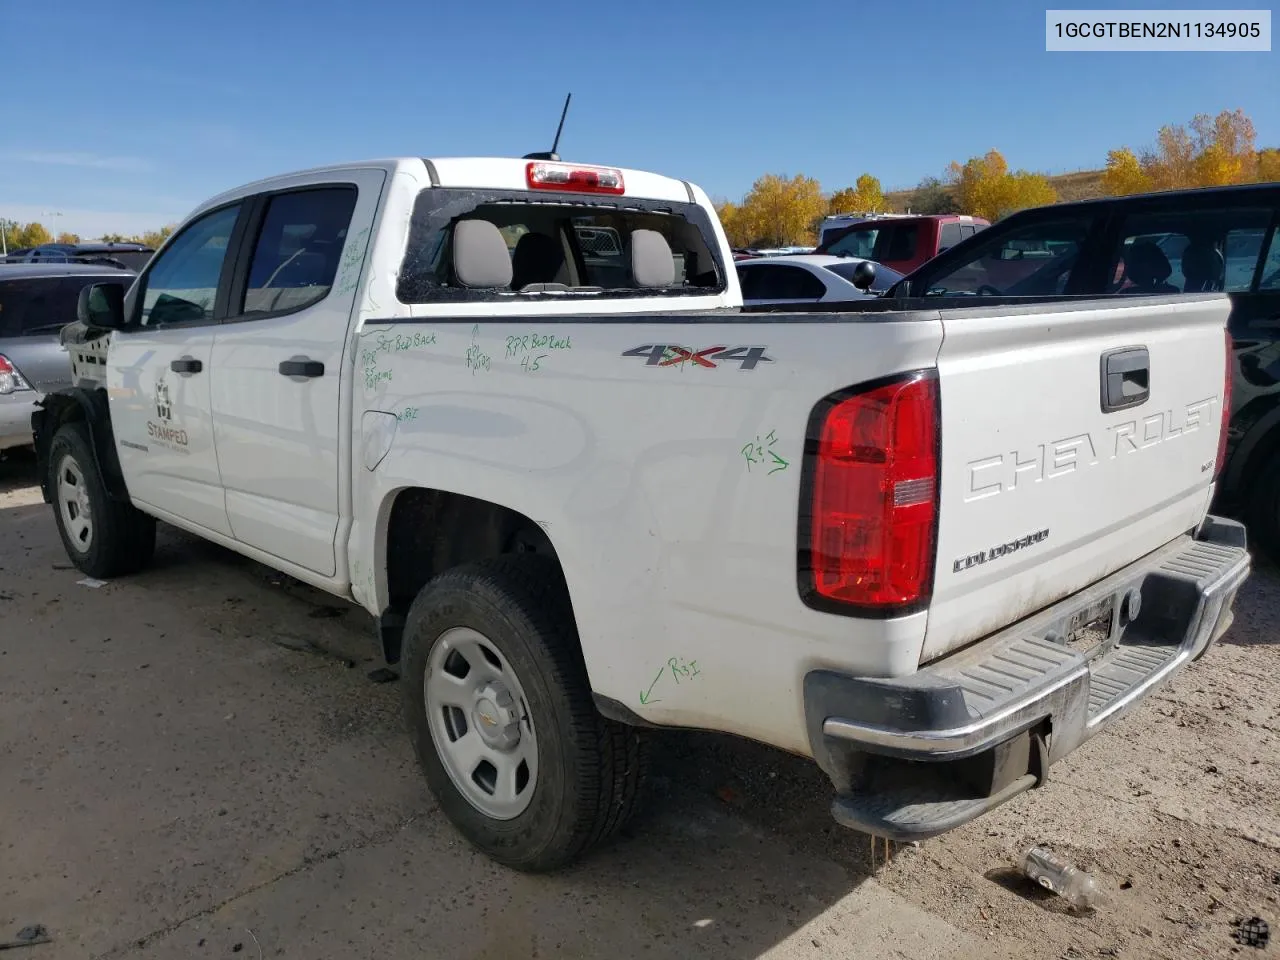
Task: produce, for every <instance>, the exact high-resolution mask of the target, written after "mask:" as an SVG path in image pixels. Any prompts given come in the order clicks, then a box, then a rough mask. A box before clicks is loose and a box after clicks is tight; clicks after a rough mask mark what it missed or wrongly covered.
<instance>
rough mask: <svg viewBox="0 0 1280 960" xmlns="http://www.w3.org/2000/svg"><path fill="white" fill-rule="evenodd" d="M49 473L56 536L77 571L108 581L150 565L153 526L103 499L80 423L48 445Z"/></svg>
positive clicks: (67, 426)
mask: <svg viewBox="0 0 1280 960" xmlns="http://www.w3.org/2000/svg"><path fill="white" fill-rule="evenodd" d="M48 470H49V476H48V481H49V493H50V496H51V497H52V499H53V515H54V517H55V519H56V521H57V524H58V533H59V535H60V536H61V537H62V545H63V546H64V547H65V548H66V551H67V556H69V557H70V558H71V562H72V563H74V564H75V565H76V567H77V569H79V570H80V571H81V572H82V573H85V574H87V575H89V576H91V577H97V578H99V579H102V580H108V579H110V578H111V577H118V576H121V575H123V574H127V573H134V572H136V571H138V570H140V569H142V568H143V567H145V566H146V565H147V563H149V562H150V560H151V556H152V554H153V553H154V552H155V548H156V521H155V519H154V518H152V517H149V516H147V515H146V514H144V513H143V512H142V511H140V510H138V509H137V508H136V507H134V506H133V505H132V504H130V503H122V502H120V501H119V500H113V499H112V498H111V496H110V494H108V493H107V487H106V484H104V483H103V481H102V474H101V473H100V472H99V470H98V458H97V457H96V456H95V455H94V452H93V444H92V443H91V441H90V439H89V428H88V426H87V425H86V424H85V423H84V422H83V421H80V420H74V421H72V422H70V423H65V424H63V425H62V426H61V427H59V428H58V432H57V433H55V434H54V436H53V440H52V441H51V442H50V444H49V464H48Z"/></svg>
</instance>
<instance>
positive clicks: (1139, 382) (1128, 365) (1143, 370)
mask: <svg viewBox="0 0 1280 960" xmlns="http://www.w3.org/2000/svg"><path fill="white" fill-rule="evenodd" d="M1101 366H1102V412H1103V413H1111V412H1112V411H1113V410H1127V409H1128V408H1129V407H1137V406H1141V405H1142V404H1144V403H1146V402H1147V398H1148V397H1149V396H1151V355H1150V353H1149V352H1148V350H1147V348H1146V347H1121V348H1120V349H1118V350H1108V351H1107V352H1106V353H1104V354H1103V355H1102V360H1101Z"/></svg>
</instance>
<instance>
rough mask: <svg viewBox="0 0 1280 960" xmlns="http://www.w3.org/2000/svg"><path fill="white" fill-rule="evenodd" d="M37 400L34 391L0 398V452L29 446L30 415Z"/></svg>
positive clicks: (5, 395) (20, 391) (38, 396)
mask: <svg viewBox="0 0 1280 960" xmlns="http://www.w3.org/2000/svg"><path fill="white" fill-rule="evenodd" d="M39 399H40V394H38V393H36V392H35V391H34V390H19V391H17V392H16V393H7V394H4V395H2V396H0V450H7V449H9V448H10V447H28V446H30V445H31V442H32V441H31V415H32V414H33V413H35V411H36V401H37V400H39Z"/></svg>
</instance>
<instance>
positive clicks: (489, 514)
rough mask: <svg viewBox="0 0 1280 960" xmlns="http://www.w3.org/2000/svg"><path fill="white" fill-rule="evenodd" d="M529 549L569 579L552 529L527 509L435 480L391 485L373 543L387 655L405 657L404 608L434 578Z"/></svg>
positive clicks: (376, 589) (390, 660) (381, 630)
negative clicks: (402, 648)
mask: <svg viewBox="0 0 1280 960" xmlns="http://www.w3.org/2000/svg"><path fill="white" fill-rule="evenodd" d="M521 553H535V554H540V555H546V556H549V557H550V558H551V559H553V560H554V561H555V563H556V567H557V569H558V570H559V573H560V576H561V577H562V578H565V572H564V566H563V562H562V559H561V554H560V552H559V550H557V548H556V545H555V544H554V543H553V542H552V538H551V535H550V534H549V533H548V532H547V530H546V528H545V527H544V525H543V524H540V523H539V522H538V521H536V520H535V519H533V518H532V517H530V516H529V515H528V514H527V513H525V512H523V511H521V510H518V509H515V508H513V507H510V506H507V505H505V504H501V503H497V502H495V501H492V500H486V499H483V498H480V497H474V496H470V495H468V494H464V493H458V492H456V491H451V490H445V489H440V488H435V487H400V488H398V489H396V490H393V491H390V492H389V493H388V494H387V496H386V497H385V498H384V499H383V501H382V504H381V506H380V508H379V510H378V520H377V525H376V529H375V531H374V542H373V554H374V564H373V579H374V584H373V592H374V594H375V596H377V597H379V598H385V601H384V600H381V599H380V600H379V604H380V605H382V606H384V610H383V611H382V613H381V615H380V616H379V618H378V619H379V634H380V636H381V641H382V652H383V655H384V657H385V658H386V661H387V662H388V663H397V662H398V661H399V659H400V644H401V639H400V630H401V628H402V627H403V623H404V614H405V613H406V612H407V611H408V608H409V605H410V604H411V603H412V602H413V599H414V597H416V596H417V595H418V592H419V591H420V590H421V589H422V587H423V586H425V585H426V583H427V581H429V580H430V579H432V578H433V577H435V576H437V575H439V574H441V573H443V572H444V571H446V570H450V569H452V568H454V567H457V566H460V565H462V564H465V563H471V562H473V561H477V560H485V559H489V558H492V557H498V556H504V555H508V554H521ZM565 579H566V587H568V581H567V578H565ZM570 603H571V605H572V591H570Z"/></svg>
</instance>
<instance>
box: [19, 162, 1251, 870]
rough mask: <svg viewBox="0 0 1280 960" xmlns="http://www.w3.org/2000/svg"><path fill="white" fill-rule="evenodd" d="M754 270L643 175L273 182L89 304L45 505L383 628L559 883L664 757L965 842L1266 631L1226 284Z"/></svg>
mask: <svg viewBox="0 0 1280 960" xmlns="http://www.w3.org/2000/svg"><path fill="white" fill-rule="evenodd" d="M584 247H587V248H589V249H584ZM588 253H590V256H588ZM730 256H731V253H730V250H729V244H728V240H727V239H726V237H725V235H724V232H723V230H722V229H721V227H720V223H719V220H718V219H717V217H716V214H715V209H714V208H713V207H712V205H711V201H710V199H709V198H708V197H707V195H706V193H705V192H703V191H702V190H701V189H699V188H698V187H696V186H694V185H693V184H690V183H687V182H686V181H684V180H679V179H675V178H670V177H663V176H658V175H655V174H651V173H645V172H643V171H639V170H630V169H621V168H616V167H598V166H590V165H585V164H571V163H560V162H544V161H540V160H527V159H515V158H507V159H502V158H470V159H466V158H440V159H436V160H424V159H421V158H417V157H406V158H400V159H393V160H383V161H371V162H365V163H356V164H348V165H343V166H335V167H326V168H322V169H315V170H308V171H303V172H300V173H294V174H286V175H283V176H279V177H273V178H270V179H267V180H260V181H258V182H256V183H251V184H247V185H245V186H242V187H239V188H236V189H234V190H231V191H229V192H227V193H224V194H222V195H221V196H219V197H217V198H215V199H213V200H211V201H208V202H207V203H205V204H203V205H202V206H201V207H200V208H199V209H198V210H196V211H195V212H194V213H193V214H192V215H191V216H190V217H188V219H187V220H186V221H185V222H184V223H183V224H181V225H180V226H179V227H178V228H177V230H176V231H175V232H174V234H173V236H171V237H170V238H169V239H168V240H167V241H165V243H164V245H163V246H162V247H161V248H160V249H159V251H157V253H156V254H155V256H154V257H153V258H152V259H151V260H150V261H149V262H148V263H147V265H146V267H145V268H144V269H143V270H142V271H141V273H140V274H139V275H138V277H137V279H136V280H133V281H132V286H131V288H130V289H128V290H126V289H125V288H126V283H125V282H121V281H119V280H117V281H116V282H114V283H111V282H108V283H100V284H95V285H93V286H92V287H90V288H88V290H87V291H86V293H85V294H83V295H82V296H81V299H80V303H79V307H80V309H79V310H78V313H79V315H80V319H79V320H78V321H77V323H76V324H74V325H73V327H74V329H72V328H68V330H67V332H66V333H65V334H64V335H63V339H64V341H65V342H67V343H68V351H69V353H70V355H71V359H72V363H73V364H74V371H75V378H74V380H75V386H73V387H68V388H65V389H63V390H59V391H51V392H50V393H49V394H47V395H46V396H45V397H44V398H43V400H42V401H41V406H40V408H39V409H38V410H37V411H36V413H35V414H33V415H32V421H33V423H32V425H33V427H34V428H35V436H36V450H37V456H38V459H39V463H40V465H41V473H42V487H43V491H44V495H45V498H46V499H47V501H48V502H49V503H50V504H51V505H52V508H53V515H54V518H55V522H56V523H57V525H58V530H59V533H60V534H61V536H62V540H63V543H64V545H65V547H66V550H67V553H68V555H69V556H70V558H71V560H72V562H73V563H74V564H75V565H76V567H77V568H78V569H80V570H81V571H83V573H84V574H86V575H88V576H93V577H98V578H100V579H107V578H110V577H117V576H123V575H125V574H128V573H131V572H134V571H137V570H140V569H141V568H143V567H144V566H145V565H146V564H147V563H148V562H149V561H150V560H151V558H152V555H153V553H154V550H155V543H156V521H157V520H162V521H165V522H167V523H170V524H172V525H174V526H176V527H180V528H182V529H184V530H187V531H190V532H191V533H194V534H196V535H197V536H200V537H203V538H205V539H207V540H210V541H212V542H214V543H217V544H221V545H222V546H224V547H227V548H229V549H232V550H235V551H238V552H239V553H241V554H243V555H245V556H247V557H250V558H252V559H254V560H257V561H260V562H261V563H265V564H267V565H268V566H271V567H273V568H274V569H276V570H279V571H282V572H284V573H286V574H289V575H290V576H293V577H296V578H297V579H299V580H302V581H304V582H306V583H309V584H311V585H313V586H316V587H319V588H321V589H323V590H327V591H329V592H330V593H332V594H334V595H337V596H339V597H343V598H346V599H349V600H351V601H352V602H353V603H356V604H359V605H360V606H362V607H363V608H364V609H365V610H367V611H368V613H369V614H370V616H371V619H372V621H373V623H376V625H377V630H376V634H375V638H376V640H377V642H378V643H379V644H380V646H381V648H382V653H383V655H384V656H385V658H386V659H387V661H388V662H389V663H394V664H398V667H399V672H400V683H401V687H402V695H403V704H404V710H405V718H406V722H407V726H408V728H409V735H410V736H411V738H412V741H413V744H414V747H415V750H416V752H417V755H418V760H419V762H420V764H421V766H422V769H423V773H424V775H425V777H426V780H427V783H428V785H429V786H430V788H431V789H432V791H433V792H434V793H435V795H436V797H437V799H438V801H439V809H440V811H441V812H442V813H443V814H444V815H445V816H447V817H448V818H449V819H450V820H451V821H452V822H453V823H454V824H455V825H456V826H457V827H458V829H459V830H460V831H461V832H462V834H463V835H464V836H465V837H466V838H467V839H468V840H469V841H470V842H471V843H472V844H473V845H474V846H475V847H477V848H478V849H480V850H482V851H484V852H485V853H487V854H488V855H489V856H491V857H493V858H494V859H495V860H497V861H499V862H501V863H505V864H508V865H510V866H514V867H517V868H519V869H523V870H549V869H553V868H555V867H557V866H563V865H564V864H566V863H568V862H570V861H572V860H574V859H575V858H577V857H579V856H580V855H582V854H583V853H584V852H585V851H586V850H587V849H588V848H589V847H591V846H592V845H594V844H596V843H597V842H599V841H600V840H602V839H603V838H605V837H607V836H608V835H609V834H611V833H613V832H615V831H616V830H617V829H618V828H619V827H620V826H621V825H622V824H623V823H624V822H625V821H626V819H627V817H628V816H629V815H630V814H631V813H632V812H633V811H634V810H635V808H636V804H637V801H638V798H640V797H642V796H643V795H644V791H643V790H642V789H641V786H642V781H643V778H644V774H645V770H646V767H647V761H646V757H647V750H648V749H649V745H650V744H651V743H652V739H651V737H650V736H649V730H648V728H650V727H675V728H694V729H705V730H716V731H722V732H727V733H733V734H736V735H739V736H743V737H749V738H753V739H755V740H758V741H761V742H764V743H767V744H770V745H772V746H774V747H777V748H779V749H781V750H786V751H789V752H792V753H796V754H799V755H802V756H807V757H811V758H813V760H814V762H815V763H817V764H818V766H819V767H820V768H821V769H822V770H823V771H824V772H825V773H826V774H827V775H828V777H829V778H830V780H831V783H832V787H833V793H834V796H833V798H832V814H833V815H834V816H835V818H836V819H837V820H838V821H839V822H840V823H842V824H845V825H847V826H850V827H854V828H856V829H858V830H862V831H864V832H870V833H874V834H878V835H880V836H885V837H889V838H892V839H895V840H911V839H920V838H926V837H930V836H934V835H936V834H939V833H942V832H944V831H946V830H950V829H951V828H953V827H956V826H959V825H960V824H962V823H964V822H966V821H968V820H972V819H973V818H974V817H977V816H979V815H981V814H983V813H985V812H986V811H988V810H990V809H992V808H994V807H996V806H998V805H1000V804H1002V803H1004V802H1005V801H1007V800H1010V799H1011V798H1012V797H1014V796H1016V795H1017V794H1019V793H1021V792H1023V791H1025V790H1027V789H1030V788H1031V787H1032V786H1039V785H1041V784H1043V783H1044V782H1045V778H1046V775H1047V771H1048V767H1049V765H1050V764H1051V763H1053V762H1055V761H1057V760H1058V759H1060V758H1062V757H1064V756H1066V755H1067V754H1068V753H1070V752H1071V751H1072V750H1073V749H1074V748H1075V747H1077V746H1079V745H1080V744H1081V743H1083V742H1084V741H1086V740H1087V739H1088V738H1089V737H1091V736H1093V735H1094V734H1096V733H1097V732H1098V731H1100V730H1102V729H1104V728H1105V727H1106V725H1107V724H1108V723H1109V722H1110V721H1112V720H1113V719H1115V718H1116V717H1118V716H1120V715H1121V714H1122V713H1124V711H1125V710H1127V709H1129V708H1130V707H1131V706H1133V705H1134V704H1135V703H1137V702H1139V701H1140V700H1141V699H1142V698H1143V697H1145V696H1147V695H1148V694H1149V693H1151V692H1152V691H1153V690H1155V689H1156V688H1157V687H1158V686H1159V685H1160V684H1161V683H1162V682H1163V681H1164V680H1166V679H1167V678H1168V677H1170V676H1172V675H1173V674H1174V673H1175V672H1176V671H1177V670H1179V669H1180V668H1182V667H1184V666H1185V665H1187V664H1188V663H1190V662H1191V661H1192V660H1193V659H1194V658H1196V657H1199V656H1200V655H1201V654H1203V653H1204V652H1205V651H1206V650H1207V649H1208V648H1209V646H1210V645H1211V644H1212V643H1213V642H1214V641H1216V640H1217V639H1218V637H1219V636H1221V635H1222V633H1223V632H1224V631H1225V630H1226V629H1227V628H1228V627H1229V626H1230V624H1231V618H1232V612H1231V608H1232V602H1233V600H1234V598H1235V594H1236V590H1237V589H1238V588H1239V586H1240V583H1241V582H1242V581H1243V580H1244V578H1245V577H1246V576H1247V574H1248V572H1249V556H1248V553H1247V551H1246V549H1245V530H1244V527H1243V526H1241V525H1240V524H1237V523H1233V522H1231V521H1227V520H1221V519H1218V518H1215V517H1211V516H1208V515H1207V507H1208V504H1209V501H1210V497H1211V494H1212V490H1213V485H1214V481H1215V478H1216V475H1217V474H1216V469H1215V466H1216V465H1217V464H1219V463H1220V462H1221V459H1222V458H1221V452H1220V443H1221V442H1222V441H1223V440H1224V439H1225V433H1224V431H1225V425H1226V418H1225V412H1224V407H1225V404H1224V401H1225V400H1226V399H1227V398H1229V396H1230V389H1229V386H1230V376H1231V373H1230V370H1231V368H1230V367H1229V366H1228V365H1227V357H1228V356H1229V355H1230V339H1229V338H1227V337H1226V332H1225V326H1226V319H1227V314H1228V313H1229V312H1230V310H1231V301H1230V300H1229V299H1228V297H1227V296H1226V295H1225V294H1221V293H1217V294H1190V295H1188V294H1178V295H1177V297H1176V298H1174V297H1169V296H1159V295H1156V296H1150V297H1148V296H1142V297H1112V298H1099V299H1096V300H1084V299H1083V298H1080V297H1064V298H1052V297H1050V298H1036V299H1035V302H1030V303H1014V304H1002V305H999V306H991V305H989V304H988V303H987V302H986V301H981V298H979V301H980V302H975V298H973V297H969V298H960V297H957V298H946V297H938V298H936V299H932V300H931V301H930V309H929V310H921V309H915V308H910V307H904V306H903V305H902V302H901V301H896V300H892V299H888V298H880V297H877V298H864V299H862V300H860V301H857V302H851V303H848V304H841V305H838V306H837V307H835V308H833V309H831V310H823V309H821V308H820V307H810V308H808V309H807V310H801V309H799V308H791V309H790V310H789V311H788V312H782V311H779V312H776V313H775V312H768V313H750V314H748V313H744V312H741V311H740V310H739V305H740V303H741V298H740V295H739V290H738V278H737V274H736V272H735V271H733V270H732V269H730V268H729V263H730ZM806 263H812V260H808V261H806V260H804V259H799V260H786V261H783V262H782V263H781V264H780V265H779V266H780V267H782V268H784V269H798V270H802V269H805V267H804V266H803V265H804V264H806ZM795 264H800V266H793V265H795ZM766 266H768V265H766ZM853 266H856V267H857V268H859V269H861V270H862V271H864V272H865V271H866V269H867V266H866V264H865V263H859V264H856V265H853ZM758 268H759V266H758V265H752V266H751V267H748V268H747V271H750V270H752V269H758ZM816 269H818V270H825V269H826V268H824V267H818V268H816ZM826 272H831V271H829V270H828V271H826ZM832 275H833V276H835V274H834V273H833V274H832ZM864 285H865V284H864ZM159 583H160V581H159V580H158V579H154V578H153V579H151V580H149V581H148V580H139V581H138V582H137V583H136V584H135V585H133V586H132V587H131V588H130V589H132V590H134V591H136V592H138V593H139V594H140V592H141V591H144V590H147V589H157V588H158V585H159ZM121 629H127V627H124V626H122V627H121ZM299 629H300V630H303V629H305V627H304V626H301V625H300V626H299ZM1103 638H1105V639H1103ZM371 639H373V638H371ZM181 655H184V656H191V657H192V658H193V660H192V663H191V669H192V670H200V669H203V666H202V664H200V663H199V662H197V660H196V653H195V651H194V650H192V649H186V650H185V651H183V652H182V654H181ZM182 732H183V731H182V729H181V727H178V728H176V729H175V730H174V733H173V736H174V737H175V738H177V737H181V736H182ZM1086 762H1087V761H1086ZM1108 794H1114V789H1113V790H1112V791H1107V790H1099V791H1098V797H1097V802H1096V803H1095V804H1093V805H1092V808H1091V809H1092V811H1093V815H1094V816H1097V817H1105V816H1107V815H1108V810H1109V805H1110V804H1111V803H1113V802H1114V801H1107V800H1106V796H1107V795H1108ZM1028 816H1030V814H1028Z"/></svg>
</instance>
